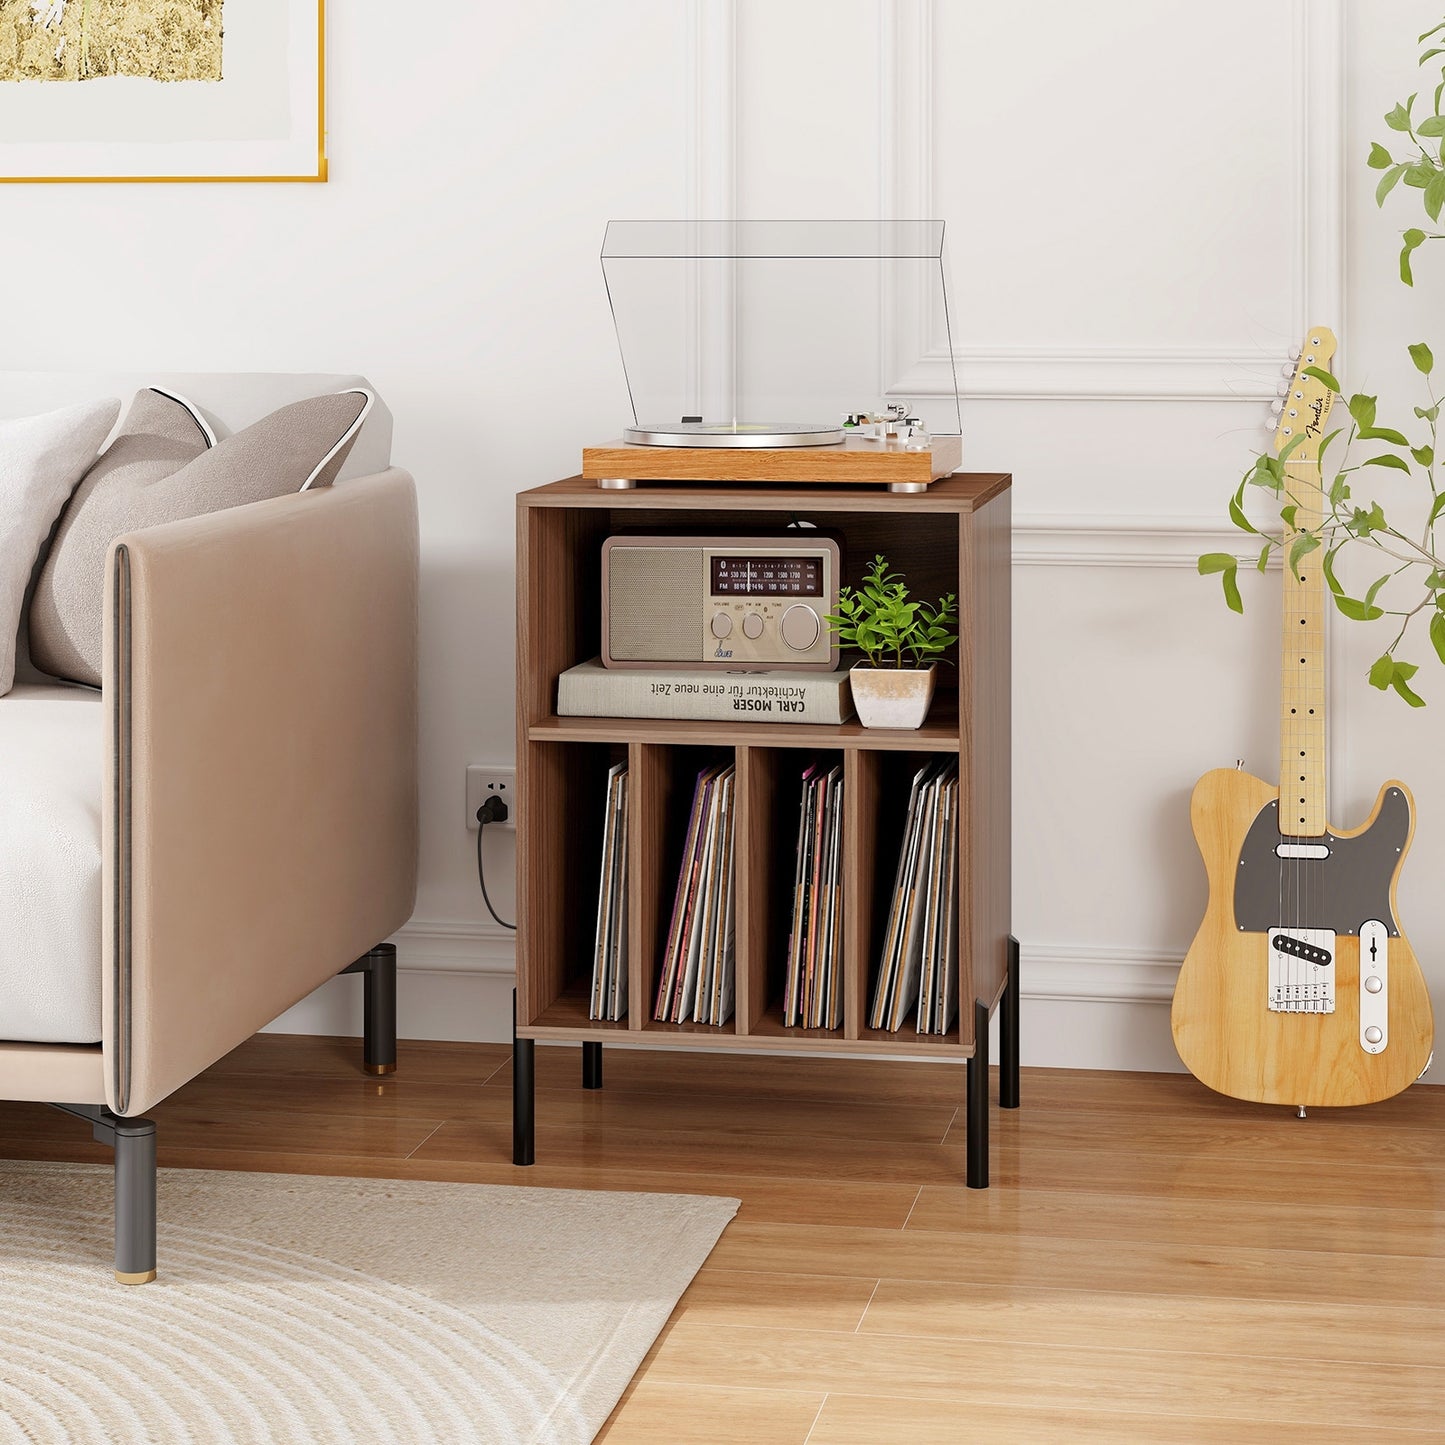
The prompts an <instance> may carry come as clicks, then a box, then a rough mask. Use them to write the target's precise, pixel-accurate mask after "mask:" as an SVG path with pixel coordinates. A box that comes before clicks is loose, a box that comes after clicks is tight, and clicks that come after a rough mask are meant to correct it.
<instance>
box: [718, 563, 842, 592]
mask: <svg viewBox="0 0 1445 1445" xmlns="http://www.w3.org/2000/svg"><path fill="white" fill-rule="evenodd" d="M712 595H713V596H714V597H821V596H822V595H823V561H822V558H820V557H719V556H714V557H713V559H712Z"/></svg>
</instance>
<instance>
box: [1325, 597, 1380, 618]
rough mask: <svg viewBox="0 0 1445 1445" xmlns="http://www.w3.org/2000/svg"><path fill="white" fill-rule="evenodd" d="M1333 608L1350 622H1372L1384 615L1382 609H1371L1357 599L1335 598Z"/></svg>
mask: <svg viewBox="0 0 1445 1445" xmlns="http://www.w3.org/2000/svg"><path fill="white" fill-rule="evenodd" d="M1335 606H1336V607H1338V608H1339V609H1340V611H1341V612H1343V613H1344V614H1345V616H1346V617H1348V618H1349V619H1350V620H1351V621H1352V622H1373V621H1375V619H1376V618H1378V617H1383V616H1384V615H1385V610H1384V608H1382V607H1371V606H1370V605H1369V604H1368V603H1366V602H1361V601H1360V600H1359V598H1357V597H1336V598H1335Z"/></svg>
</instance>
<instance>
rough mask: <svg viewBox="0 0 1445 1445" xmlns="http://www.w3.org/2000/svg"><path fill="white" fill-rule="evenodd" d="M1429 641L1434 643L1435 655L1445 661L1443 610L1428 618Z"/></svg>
mask: <svg viewBox="0 0 1445 1445" xmlns="http://www.w3.org/2000/svg"><path fill="white" fill-rule="evenodd" d="M1430 641H1431V642H1432V643H1433V644H1434V645H1435V655H1436V657H1438V658H1439V659H1440V661H1441V662H1445V612H1437V613H1436V614H1435V615H1434V616H1433V617H1432V618H1431V619H1430Z"/></svg>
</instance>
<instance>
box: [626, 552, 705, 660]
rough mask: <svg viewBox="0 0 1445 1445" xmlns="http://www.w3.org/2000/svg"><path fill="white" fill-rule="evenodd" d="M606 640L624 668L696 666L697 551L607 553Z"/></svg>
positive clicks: (699, 569) (699, 623)
mask: <svg viewBox="0 0 1445 1445" xmlns="http://www.w3.org/2000/svg"><path fill="white" fill-rule="evenodd" d="M607 555H608V559H609V566H608V574H607V612H608V617H607V637H608V651H609V653H610V654H611V656H612V657H613V658H615V659H617V660H619V661H624V662H696V661H697V660H698V659H699V656H700V648H701V636H700V632H701V627H702V603H703V596H702V556H701V553H700V552H699V550H698V548H696V547H619V546H616V545H615V544H614V545H613V547H612V548H611V549H610V550H609V552H608V554H607Z"/></svg>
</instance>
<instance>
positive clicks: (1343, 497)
mask: <svg viewBox="0 0 1445 1445" xmlns="http://www.w3.org/2000/svg"><path fill="white" fill-rule="evenodd" d="M1349 499H1350V484H1349V483H1348V482H1347V481H1346V480H1345V478H1344V475H1343V474H1341V475H1339V476H1337V477H1336V478H1335V479H1334V481H1332V482H1331V483H1330V506H1331V507H1338V506H1339V505H1340V503H1341V502H1347V501H1349Z"/></svg>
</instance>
